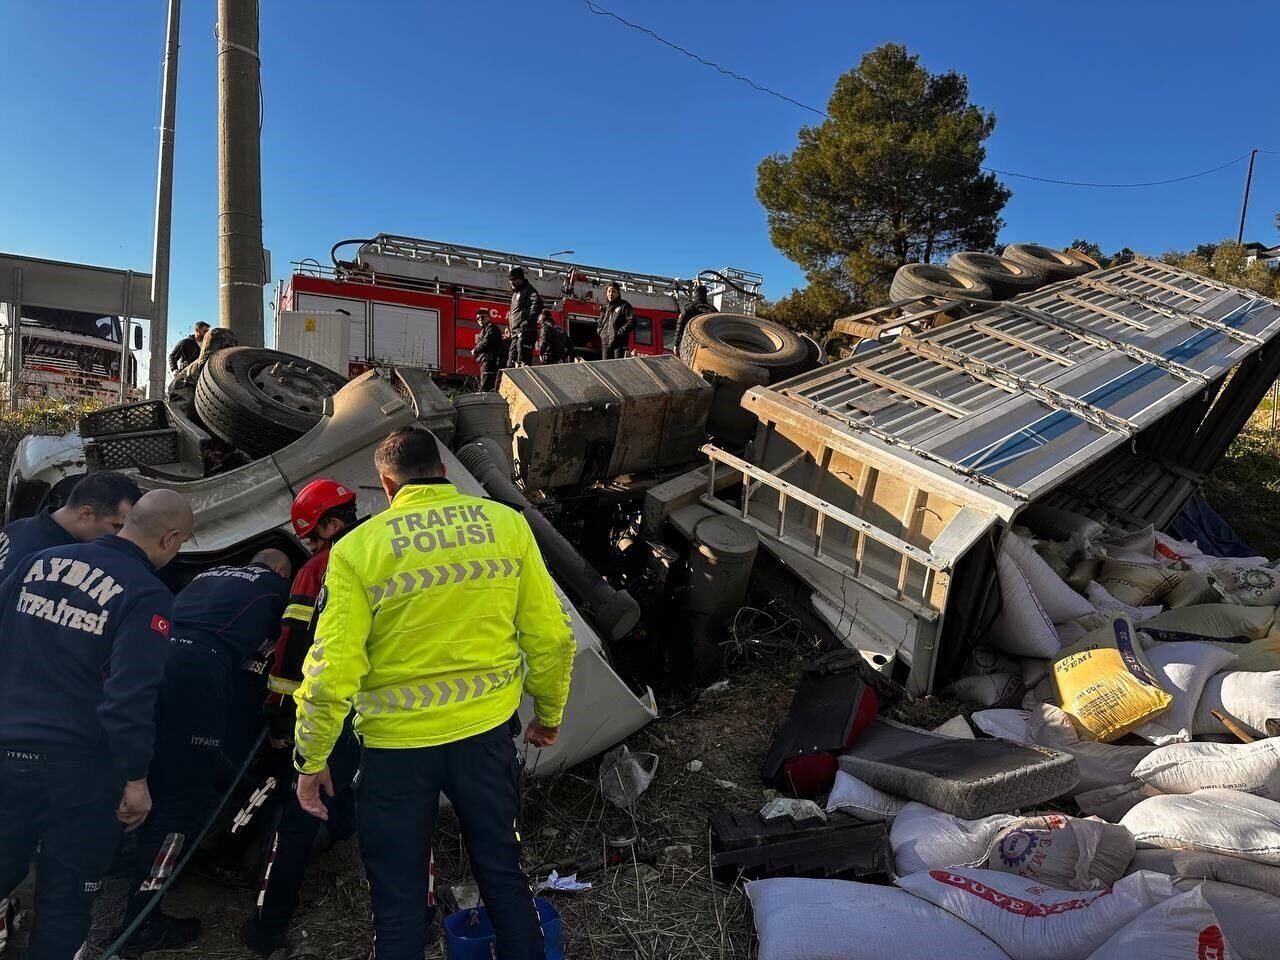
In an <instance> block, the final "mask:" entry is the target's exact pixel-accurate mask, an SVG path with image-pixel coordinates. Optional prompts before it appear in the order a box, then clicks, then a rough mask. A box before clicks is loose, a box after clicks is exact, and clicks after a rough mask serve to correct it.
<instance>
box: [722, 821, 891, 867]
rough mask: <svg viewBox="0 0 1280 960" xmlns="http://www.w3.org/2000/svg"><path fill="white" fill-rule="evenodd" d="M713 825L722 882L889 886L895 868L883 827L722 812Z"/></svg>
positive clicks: (881, 825) (859, 823) (885, 830)
mask: <svg viewBox="0 0 1280 960" xmlns="http://www.w3.org/2000/svg"><path fill="white" fill-rule="evenodd" d="M708 821H709V823H710V825H711V851H712V852H711V866H712V872H713V874H714V876H715V877H716V879H717V880H721V881H726V882H727V881H731V880H734V879H735V878H736V877H737V876H738V874H739V873H741V874H742V875H743V876H746V877H748V878H749V879H755V878H758V877H778V876H797V877H800V876H810V877H840V878H844V879H848V880H861V879H868V878H878V879H881V880H883V881H884V882H888V880H889V879H890V877H891V867H892V863H893V859H892V856H891V854H890V850H889V832H888V830H887V829H886V828H885V825H884V824H883V823H861V822H860V821H858V820H854V819H852V818H850V817H845V816H834V817H831V818H830V819H829V820H827V821H826V822H824V821H822V820H818V819H816V818H815V819H810V820H799V821H797V820H793V819H791V818H790V817H776V818H774V819H773V820H763V819H761V817H760V816H759V815H758V814H756V813H734V812H733V811H731V810H717V811H715V812H713V813H712V814H711V815H710V817H708Z"/></svg>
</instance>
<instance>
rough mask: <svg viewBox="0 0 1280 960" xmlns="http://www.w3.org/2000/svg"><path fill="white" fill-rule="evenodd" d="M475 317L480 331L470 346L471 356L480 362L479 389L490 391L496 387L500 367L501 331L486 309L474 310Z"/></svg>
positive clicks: (501, 356) (503, 350) (502, 358)
mask: <svg viewBox="0 0 1280 960" xmlns="http://www.w3.org/2000/svg"><path fill="white" fill-rule="evenodd" d="M476 319H477V320H479V321H480V332H479V333H478V334H476V345H475V346H474V347H472V348H471V356H473V357H475V358H476V362H477V363H478V364H480V390H481V391H482V392H484V393H491V392H492V391H494V390H496V389H497V388H498V371H500V370H501V369H502V361H503V360H504V359H505V353H506V351H505V349H504V347H503V343H502V331H501V330H499V329H498V325H497V324H496V323H494V322H493V317H492V316H491V315H490V314H489V311H488V310H485V309H483V308H482V309H480V310H478V311H476Z"/></svg>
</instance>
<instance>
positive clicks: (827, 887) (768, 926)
mask: <svg viewBox="0 0 1280 960" xmlns="http://www.w3.org/2000/svg"><path fill="white" fill-rule="evenodd" d="M747 898H748V899H749V900H750V901H751V912H752V913H753V914H754V917H755V925H756V936H757V937H758V938H759V940H760V953H759V958H760V960H884V958H885V957H946V958H947V960H1008V955H1007V954H1005V952H1004V951H1003V950H1001V949H1000V948H999V947H997V946H996V945H995V944H994V943H992V942H991V941H990V940H988V939H987V938H986V937H984V936H983V935H982V934H980V933H978V931H976V930H974V929H973V928H972V927H970V926H969V925H968V924H966V923H965V922H964V921H962V920H958V919H956V918H955V917H953V916H951V914H949V913H947V912H946V911H945V910H941V909H939V908H938V907H935V906H933V905H932V904H930V903H926V902H925V901H923V900H920V899H918V898H916V897H913V896H911V894H909V893H905V892H904V891H902V890H897V889H895V888H894V887H882V886H879V885H877V884H871V883H854V882H852V881H849V880H808V879H803V878H800V877H778V878H775V879H770V880H756V881H754V882H752V883H748V884H747Z"/></svg>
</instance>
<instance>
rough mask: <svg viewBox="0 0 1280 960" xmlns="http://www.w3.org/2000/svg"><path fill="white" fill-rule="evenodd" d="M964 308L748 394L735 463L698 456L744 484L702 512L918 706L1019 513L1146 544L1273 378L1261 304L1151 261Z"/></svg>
mask: <svg viewBox="0 0 1280 960" xmlns="http://www.w3.org/2000/svg"><path fill="white" fill-rule="evenodd" d="M980 306H983V307H985V309H981V310H980V312H978V313H975V314H972V315H970V316H968V317H964V318H963V319H951V320H949V321H947V320H944V321H943V322H941V323H938V322H937V321H936V320H935V321H934V323H935V325H934V326H933V327H932V328H931V329H928V330H919V329H916V328H915V326H913V325H912V324H911V322H910V321H911V316H910V314H909V308H908V315H907V316H904V317H902V318H901V319H900V320H897V321H895V323H896V324H897V325H898V326H900V328H901V333H900V334H899V335H898V336H897V337H896V338H895V339H892V340H890V341H888V342H885V343H881V344H879V345H877V346H874V347H872V348H871V349H869V350H862V351H860V352H858V353H856V354H855V355H854V356H852V357H849V358H847V359H845V360H842V361H838V362H835V363H831V364H828V365H826V366H823V367H819V368H818V369H816V370H813V371H811V372H810V373H806V374H803V375H801V376H799V377H796V378H793V379H792V380H789V381H786V382H785V383H782V384H778V385H775V386H773V387H757V388H753V389H752V390H750V391H749V392H748V393H747V394H746V395H745V396H744V398H743V406H744V407H746V408H747V409H749V410H751V411H752V412H753V413H754V414H755V415H756V416H757V418H758V419H759V421H760V424H759V427H758V430H757V434H756V438H755V441H754V443H753V444H752V445H751V446H750V447H749V448H748V452H747V454H746V455H745V459H740V458H738V457H735V456H733V455H732V454H729V453H726V452H725V451H722V450H719V449H718V448H715V447H711V448H708V450H707V453H708V455H709V456H710V458H711V460H712V463H713V469H715V468H716V467H718V468H719V469H721V470H732V471H737V472H738V474H740V475H741V478H742V481H743V482H742V484H741V487H740V491H741V496H740V498H739V499H738V501H737V502H729V501H727V500H723V499H720V498H719V497H717V496H714V495H712V494H710V493H709V494H708V496H707V497H706V498H705V499H706V502H708V503H709V504H710V505H712V506H714V507H716V508H717V509H720V510H723V511H725V512H733V513H735V514H738V515H741V516H742V517H744V519H747V520H748V522H750V523H752V524H753V525H754V526H755V527H756V528H757V529H758V530H759V531H760V532H761V534H762V536H763V539H764V542H765V544H766V546H768V547H769V548H770V549H771V550H773V551H774V552H775V553H776V554H777V555H778V556H779V557H780V558H781V559H782V560H783V561H784V562H786V563H788V564H789V565H790V566H791V567H792V568H793V569H794V570H795V571H796V573H797V574H798V575H800V576H801V577H802V578H803V579H805V580H806V581H807V582H809V583H810V584H812V585H813V587H814V591H815V593H814V606H815V608H816V609H817V610H818V612H819V613H821V614H822V615H823V616H824V617H826V619H827V620H828V621H829V622H831V624H832V626H833V627H834V628H835V629H836V630H837V632H838V633H840V634H842V635H843V636H844V637H845V639H846V642H848V643H850V645H851V646H855V647H857V648H859V649H861V650H862V651H863V652H864V654H865V655H866V656H867V657H868V658H869V659H871V661H872V662H873V663H875V664H876V665H877V666H879V667H881V668H883V669H889V668H890V667H891V666H892V664H893V663H894V662H895V661H897V660H901V661H903V662H904V663H905V664H907V665H908V666H909V667H910V680H909V685H910V686H911V687H912V689H913V690H915V691H916V692H926V691H929V690H932V689H933V688H934V686H935V679H945V675H946V674H948V673H949V672H950V671H951V670H952V669H953V668H954V667H955V666H956V661H957V660H958V659H960V658H962V657H963V655H964V650H965V649H967V647H968V645H969V644H970V643H971V642H972V640H973V639H975V638H976V637H977V636H979V635H981V633H983V632H985V629H986V626H987V625H988V624H989V622H990V617H991V616H992V615H993V610H994V603H995V598H994V596H993V592H992V582H993V578H994V564H993V562H992V561H993V558H994V552H995V551H996V550H997V549H998V547H999V541H1000V538H1001V537H1002V536H1003V534H1004V531H1005V530H1006V529H1007V528H1008V526H1009V525H1010V524H1012V523H1013V522H1015V520H1016V517H1017V514H1018V512H1019V511H1020V510H1021V509H1022V508H1023V507H1025V506H1026V505H1027V504H1030V503H1032V502H1042V503H1051V504H1054V505H1058V506H1063V507H1067V508H1069V509H1072V510H1076V511H1078V512H1081V513H1085V514H1088V515H1090V516H1093V517H1096V518H1097V519H1099V520H1102V521H1103V522H1106V523H1118V524H1121V525H1124V526H1135V527H1136V526H1141V525H1145V524H1147V523H1151V524H1154V525H1155V526H1156V527H1157V528H1162V527H1163V526H1165V525H1166V524H1167V523H1168V522H1169V521H1170V520H1171V519H1172V518H1173V517H1174V516H1175V515H1176V514H1177V513H1178V512H1179V511H1180V510H1181V508H1182V506H1183V505H1184V503H1185V502H1186V500H1187V498H1188V497H1189V496H1190V495H1191V494H1192V493H1193V492H1194V491H1195V490H1196V488H1197V487H1198V486H1199V484H1200V483H1201V482H1203V480H1204V477H1205V476H1206V474H1207V473H1208V471H1209V470H1210V469H1211V468H1212V467H1213V465H1214V464H1215V463H1216V462H1217V461H1218V459H1219V458H1220V457H1221V456H1222V454H1223V453H1224V452H1225V450H1226V448H1227V445H1228V444H1229V443H1230V442H1231V440H1232V438H1234V437H1235V435H1236V434H1237V433H1238V432H1239V430H1240V428H1241V427H1242V426H1243V425H1244V423H1245V422H1246V421H1247V419H1248V416H1249V414H1250V413H1251V412H1252V411H1253V410H1254V409H1255V408H1256V406H1257V404H1258V403H1259V402H1260V400H1261V399H1262V397H1263V395H1264V394H1265V392H1266V390H1267V389H1268V388H1269V386H1270V385H1271V383H1272V382H1274V381H1275V380H1276V378H1277V375H1280V343H1277V335H1278V334H1280V305H1278V304H1277V303H1276V302H1275V301H1273V300H1270V299H1267V298H1265V297H1260V296H1258V295H1256V294H1253V293H1251V292H1249V291H1246V290H1241V289H1238V288H1234V287H1230V286H1227V285H1225V284H1222V283H1219V282H1217V281H1214V280H1211V279H1208V278H1206V277H1201V276H1198V275H1196V274H1192V273H1189V272H1187V271H1184V270H1180V269H1177V268H1175V267H1171V266H1169V265H1167V264H1164V263H1160V262H1156V261H1150V260H1137V261H1134V262H1132V263H1128V264H1125V265H1123V266H1118V267H1113V268H1109V269H1106V270H1097V271H1093V272H1092V273H1089V274H1086V275H1084V276H1081V277H1077V278H1075V279H1072V280H1065V281H1062V282H1059V283H1055V284H1051V285H1049V286H1045V287H1042V288H1040V289H1039V290H1036V291H1034V292H1032V293H1028V294H1024V295H1022V296H1020V297H1017V298H1015V299H1013V300H1008V301H1004V302H999V303H996V302H991V303H985V302H984V303H983V304H980ZM866 316H867V315H863V317H866ZM870 322H874V320H872V321H870ZM712 490H714V487H712Z"/></svg>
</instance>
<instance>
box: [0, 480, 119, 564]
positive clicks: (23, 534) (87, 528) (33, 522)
mask: <svg viewBox="0 0 1280 960" xmlns="http://www.w3.org/2000/svg"><path fill="white" fill-rule="evenodd" d="M141 496H142V491H141V490H139V489H138V485H137V484H136V483H134V482H133V481H132V480H130V479H129V478H128V477H126V476H124V475H123V474H119V473H112V472H111V471H110V470H99V471H97V472H95V473H90V474H88V475H87V476H84V477H82V478H81V479H80V482H79V483H77V484H76V485H75V486H74V487H72V488H71V493H70V494H69V495H68V497H67V502H66V503H65V504H64V505H63V506H61V507H59V508H58V509H56V510H53V509H46V510H41V511H40V512H39V513H37V514H34V515H33V516H30V517H23V518H22V519H21V520H15V521H13V523H11V524H9V525H8V526H7V527H5V528H4V530H3V531H2V532H0V580H3V579H4V578H5V576H6V575H7V574H8V573H9V571H11V570H13V569H14V568H16V567H19V566H21V565H22V561H23V560H25V559H27V557H29V556H31V555H32V554H33V553H39V552H40V551H41V550H47V549H48V548H49V547H61V546H64V545H69V544H72V543H87V542H89V541H90V540H96V539H97V538H98V537H102V536H106V535H107V534H108V533H119V532H120V528H121V527H123V526H124V521H125V518H126V517H128V516H129V510H130V508H132V507H133V505H134V504H135V503H136V502H137V501H138V498H139V497H141Z"/></svg>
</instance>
